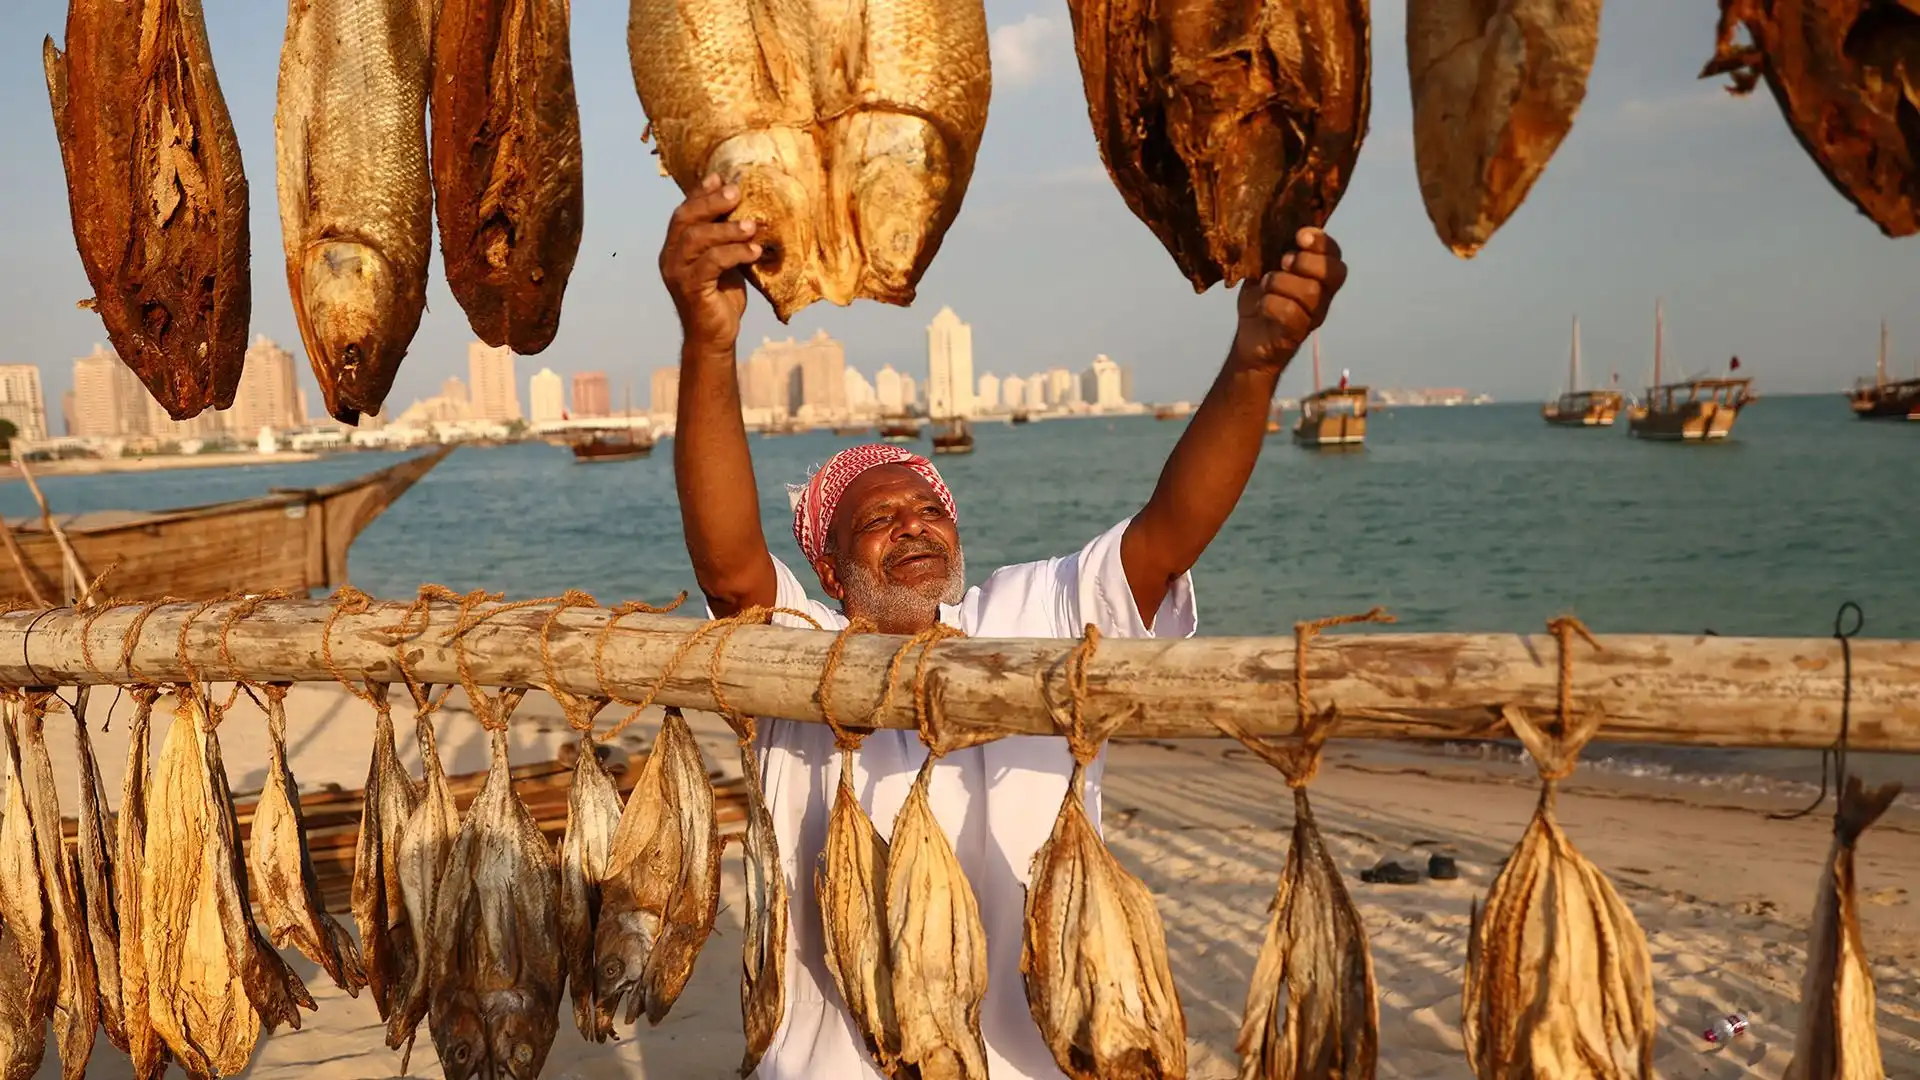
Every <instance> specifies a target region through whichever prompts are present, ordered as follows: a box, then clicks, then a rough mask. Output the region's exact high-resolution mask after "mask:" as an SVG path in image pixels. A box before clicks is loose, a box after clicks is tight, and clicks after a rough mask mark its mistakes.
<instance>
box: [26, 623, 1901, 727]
mask: <svg viewBox="0 0 1920 1080" xmlns="http://www.w3.org/2000/svg"><path fill="white" fill-rule="evenodd" d="M196 610H199V612H200V613H199V615H198V618H197V619H194V620H192V623H191V626H190V628H189V629H188V632H187V634H186V655H187V659H188V660H189V661H190V662H191V664H192V666H193V669H194V670H195V671H197V672H198V673H199V675H200V676H201V677H202V678H206V679H212V680H216V681H218V680H225V679H231V678H233V677H234V676H235V675H236V674H239V675H242V676H244V677H246V678H248V679H251V680H256V681H268V680H286V681H296V682H310V681H326V680H330V679H331V678H332V677H333V676H332V675H331V674H330V673H329V668H328V666H327V664H326V662H325V661H324V659H323V653H322V638H323V631H324V629H325V628H326V626H327V623H328V619H329V617H330V616H332V615H333V614H334V610H335V604H334V601H332V600H330V599H329V600H294V601H269V602H264V603H261V604H259V605H258V606H257V608H256V610H254V611H253V612H252V613H250V614H248V615H247V616H246V617H245V618H244V619H242V620H240V621H239V622H238V623H237V624H236V625H235V627H234V629H233V631H232V634H231V637H230V640H229V645H230V649H231V654H232V658H233V665H232V666H231V667H229V666H228V664H227V663H226V661H224V660H223V659H222V656H221V650H220V639H221V624H222V622H223V621H224V618H225V615H226V613H227V612H228V611H230V610H232V605H230V604H227V603H220V604H215V605H213V606H211V607H208V608H205V609H201V607H200V605H196V604H169V605H164V606H160V607H157V608H155V609H154V610H153V611H152V612H151V614H150V616H149V617H148V619H147V621H146V623H145V626H144V629H143V631H142V632H141V633H140V635H139V638H138V640H137V641H136V642H135V645H134V649H133V651H132V655H131V667H132V669H133V672H134V673H137V674H133V675H130V674H129V672H128V671H126V670H125V669H122V668H120V667H119V666H118V660H119V655H120V650H121V645H122V642H123V640H124V639H125V637H126V635H127V634H128V632H129V630H130V629H131V628H132V627H133V625H134V624H135V620H136V618H137V617H138V616H139V614H140V611H141V609H140V608H139V607H134V606H129V607H120V608H112V609H109V610H107V611H105V612H102V613H99V614H97V615H96V616H93V619H94V625H93V629H92V633H91V635H90V636H89V642H90V643H91V646H92V651H93V656H94V659H95V661H96V662H97V663H99V664H100V665H102V666H103V667H104V668H106V669H108V670H105V671H96V670H92V669H90V668H89V667H88V665H87V664H86V662H85V661H84V660H83V658H82V650H81V630H82V627H83V626H84V625H85V624H86V622H87V621H88V618H89V616H87V615H85V614H76V613H74V612H73V611H72V610H70V609H55V610H53V611H41V612H17V613H14V614H11V615H6V616H0V684H10V685H72V684H76V683H127V682H134V681H147V682H152V681H171V680H179V679H183V678H185V677H187V675H188V672H187V671H186V670H184V669H183V668H182V666H181V663H180V661H179V659H178V657H177V656H176V645H177V642H178V640H179V638H180V631H181V627H182V625H183V624H185V623H187V622H188V621H189V617H190V616H192V615H194V613H195V612H196ZM480 610H481V611H482V612H484V611H485V610H486V609H485V608H482V609H480ZM549 610H550V609H548V608H533V607H530V608H520V609H517V610H511V611H504V612H502V613H500V614H498V615H496V616H494V617H492V618H491V619H490V620H488V621H486V622H484V623H482V624H481V625H479V626H478V627H476V628H474V629H472V630H471V631H470V632H469V633H467V634H466V635H465V636H464V637H463V638H462V641H463V642H464V645H465V649H466V654H467V661H468V663H469V665H470V670H471V672H472V674H473V676H474V678H475V680H476V681H477V682H478V683H480V684H481V685H485V686H532V687H539V686H544V684H545V682H546V676H545V675H544V674H543V664H542V660H541V650H540V636H541V630H542V627H543V625H544V624H545V623H546V622H547V620H548V615H549ZM405 614H406V605H403V604H399V603H376V604H374V605H373V606H372V607H371V608H370V609H369V610H367V611H364V612H360V613H346V614H341V615H340V616H339V617H338V619H337V622H336V624H335V626H334V628H333V633H332V635H331V637H330V644H331V649H332V655H333V659H334V662H335V663H336V664H337V665H338V666H339V668H341V669H343V670H344V671H345V672H347V673H348V674H350V675H351V676H352V677H355V678H360V677H366V678H373V679H378V680H385V681H389V682H399V681H400V671H399V668H398V667H397V666H396V665H395V649H394V637H393V634H394V628H395V627H396V626H397V625H398V624H400V622H401V620H402V617H403V616H404V615H405ZM455 616H456V611H455V607H454V605H452V604H449V603H438V604H435V605H434V606H433V607H432V609H431V611H430V616H429V621H428V626H427V629H426V630H425V631H423V632H418V633H416V634H415V635H414V636H413V638H412V639H411V640H410V641H409V642H408V643H407V645H406V648H407V652H408V657H409V664H410V665H411V667H412V670H413V672H414V673H415V675H416V677H418V678H420V679H423V680H426V681H431V682H436V683H446V682H451V681H453V680H455V678H456V677H457V672H458V661H459V657H458V656H457V654H456V652H455V649H454V646H453V644H451V643H450V642H449V640H448V632H449V631H450V630H451V629H452V628H453V626H454V625H455ZM610 618H611V616H610V614H609V612H608V611H606V610H605V609H597V608H578V607H576V608H572V609H569V610H567V611H565V612H564V613H562V614H561V615H560V616H559V617H558V618H557V619H555V620H554V623H553V628H552V633H551V636H550V638H549V644H550V648H551V653H552V657H553V662H554V665H555V670H556V671H557V672H558V674H559V676H560V680H561V689H563V690H567V691H571V692H573V693H575V694H594V693H598V692H600V691H602V689H603V688H602V687H601V686H600V684H599V682H598V680H597V679H596V677H595V657H596V645H599V644H600V643H601V638H602V636H603V632H604V636H605V639H606V640H605V642H604V649H603V650H601V659H602V660H603V661H604V663H603V665H602V666H603V668H604V673H605V676H606V680H607V682H606V686H605V687H604V690H606V691H610V692H612V693H614V694H617V695H619V696H621V697H623V698H628V699H636V698H641V697H644V696H645V695H646V694H647V692H648V690H649V689H650V688H651V687H652V686H653V685H654V683H655V681H656V680H657V679H658V678H659V677H660V674H661V672H662V671H664V670H666V669H667V667H668V665H669V663H670V662H671V661H673V660H674V659H675V656H676V653H678V652H680V651H681V649H682V647H683V646H685V645H687V644H688V643H689V641H690V639H692V645H691V648H690V649H688V650H687V651H686V652H685V654H684V656H681V657H680V662H679V664H678V666H677V667H676V668H675V669H674V671H673V673H672V675H671V677H669V678H668V679H667V680H666V682H665V684H664V685H663V686H662V688H661V689H660V692H659V694H658V696H657V697H656V698H655V701H656V702H657V703H658V704H661V705H677V706H681V707H683V708H689V709H713V708H715V705H716V702H715V699H714V694H713V689H714V687H713V684H712V683H711V682H710V680H709V675H708V670H709V663H710V662H711V661H712V658H713V651H714V648H715V646H716V644H719V645H720V646H721V647H722V648H723V656H722V658H721V660H720V661H719V663H718V665H717V671H718V677H719V687H720V689H721V691H722V692H723V693H724V694H725V696H726V698H727V699H728V701H729V702H731V704H732V705H733V706H734V707H735V708H738V709H740V710H741V711H743V712H747V713H751V714H753V715H756V716H765V717H789V718H793V719H798V720H803V721H814V722H819V721H820V720H821V719H822V717H821V714H820V701H819V695H818V691H819V682H820V672H821V670H822V668H823V666H824V665H825V663H826V659H827V654H828V650H829V648H830V647H831V646H832V645H833V643H834V640H835V635H834V634H832V633H828V632H825V631H817V630H791V629H786V628H784V627H771V626H759V625H753V626H732V627H716V626H714V625H712V624H708V623H703V622H702V621H700V620H696V619H689V618H684V617H680V616H668V615H646V614H636V615H627V616H624V617H622V618H620V619H619V620H618V623H617V626H615V628H614V629H613V630H612V631H610V632H607V631H606V628H607V625H608V623H609V620H610ZM413 625H414V627H415V629H416V630H418V628H419V626H420V620H419V619H417V618H416V620H415V622H414V624H413ZM1598 640H1599V645H1600V648H1599V649H1598V650H1596V649H1594V648H1593V647H1592V646H1590V645H1588V644H1587V643H1585V642H1583V641H1580V640H1579V639H1577V638H1575V639H1574V641H1573V644H1572V646H1571V648H1572V649H1573V663H1572V679H1571V684H1570V685H1571V692H1572V693H1571V697H1572V703H1573V707H1574V709H1575V710H1576V711H1586V710H1592V709H1598V710H1600V711H1601V712H1602V713H1604V715H1605V716H1606V722H1605V726H1604V728H1603V730H1602V733H1601V735H1600V738H1602V739H1603V740H1610V741H1616V742H1644V743H1666V744H1675V745H1687V746H1744V747H1776V748H1784V747H1796V748H1803V749H1813V748H1819V747H1824V746H1827V745H1830V744H1831V743H1833V741H1834V739H1835V737H1836V735H1837V734H1838V732H1839V726H1840V724H1839V721H1840V703H1841V695H1842V690H1843V684H1844V682H1845V680H1843V679H1842V676H1841V670H1842V669H1841V649H1840V643H1839V642H1838V641H1836V640H1834V639H1832V638H1735V637H1719V636H1710V635H1709V636H1691V635H1655V634H1610V635H1601V636H1600V637H1599V639H1598ZM906 642H907V639H904V638H899V637H885V636H880V635H860V636H856V637H853V638H851V639H850V640H849V641H848V642H847V644H846V646H845V648H844V651H843V653H842V656H841V659H840V663H839V665H838V670H837V673H836V675H835V677H834V682H833V688H832V695H833V703H834V707H835V711H836V713H837V714H838V715H839V716H840V717H841V719H842V720H843V721H845V722H848V723H850V724H859V722H860V721H862V720H863V719H864V718H866V717H867V716H868V715H869V713H870V712H871V710H873V708H874V706H875V705H876V704H877V703H878V702H879V700H880V698H881V695H882V690H883V685H884V682H885V680H886V674H887V670H888V666H889V664H890V663H891V662H892V660H893V659H894V654H895V652H896V651H897V650H898V649H899V648H900V647H901V646H902V645H903V644H905V643H906ZM1077 644H1078V642H1076V641H1074V640H1051V639H1034V638H1019V639H991V638H958V639H952V640H947V641H941V642H939V643H938V644H936V645H934V646H933V656H932V659H931V661H930V663H929V665H928V666H929V672H930V676H929V678H930V682H931V685H932V686H933V688H934V690H935V691H936V693H937V696H938V697H939V698H940V700H941V702H942V704H943V708H944V716H945V719H946V722H947V723H949V724H964V725H968V726H972V727H976V728H987V729H992V730H997V731H1000V732H1004V733H1006V734H1051V733H1053V732H1054V731H1055V730H1056V728H1055V718H1056V717H1061V716H1064V715H1065V709H1066V706H1067V702H1068V701H1069V693H1068V690H1067V685H1068V684H1067V677H1066V671H1067V661H1068V659H1069V657H1070V656H1071V655H1072V654H1073V651H1074V649H1075V647H1076V645H1077ZM1851 647H1852V657H1853V661H1852V662H1853V676H1852V710H1851V731H1850V745H1851V746H1852V747H1853V748H1854V749H1858V750H1885V751H1903V752H1909V753H1911V752H1920V642H1912V641H1886V640H1871V639H1858V638H1856V639H1854V641H1853V642H1852V646H1851ZM1293 650H1294V642H1293V638H1292V637H1291V636H1287V637H1268V638H1226V637H1216V638H1188V639H1184V640H1171V641H1160V640H1116V639H1105V640H1102V641H1100V642H1099V643H1098V647H1097V649H1095V650H1094V651H1093V654H1092V656H1091V658H1090V659H1089V660H1088V662H1087V664H1086V668H1085V672H1086V688H1087V699H1086V709H1087V715H1088V717H1089V718H1090V719H1097V718H1100V717H1104V716H1113V715H1119V714H1122V713H1124V714H1127V715H1129V716H1130V719H1129V720H1128V722H1127V723H1126V724H1125V726H1124V727H1123V729H1122V732H1121V734H1122V737H1152V738H1215V737H1218V734H1219V733H1218V730H1217V729H1216V728H1215V727H1214V725H1213V722H1212V720H1211V719H1210V717H1215V716H1220V717H1226V718H1228V719H1231V720H1234V721H1236V722H1238V723H1239V724H1240V725H1242V726H1243V727H1245V728H1246V729H1248V730H1249V731H1251V732H1254V733H1257V734H1267V735H1277V734H1285V733H1288V732H1290V731H1292V730H1293V728H1294V704H1293V702H1294V681H1293V676H1294V672H1293V655H1294V653H1293ZM1308 657H1309V659H1308V694H1309V697H1310V699H1311V701H1312V702H1313V703H1314V705H1315V706H1316V707H1325V706H1326V705H1328V704H1337V705H1338V706H1339V707H1340V709H1341V712H1342V715H1343V717H1344V719H1343V721H1342V723H1341V726H1340V728H1339V732H1338V737H1344V738H1402V739H1479V738H1497V737H1505V736H1506V735H1507V734H1508V731H1507V727H1506V724H1505V722H1504V721H1502V720H1501V719H1500V716H1501V709H1502V707H1503V706H1518V707H1521V708H1525V709H1529V710H1532V711H1533V712H1534V714H1535V715H1539V716H1542V717H1550V716H1552V715H1553V714H1554V712H1555V709H1556V702H1557V700H1558V680H1559V660H1558V646H1557V643H1556V641H1555V639H1554V638H1553V636H1552V635H1551V634H1548V633H1545V632H1542V633H1535V634H1412V633H1396V632H1390V631H1378V630H1371V629H1368V630H1364V631H1362V632H1358V633H1329V634H1327V635H1325V636H1323V637H1320V638H1319V639H1317V640H1315V641H1314V642H1313V644H1312V646H1311V648H1310V650H1309V653H1308ZM916 661H917V654H911V655H910V656H909V658H908V660H907V662H906V663H904V664H902V665H901V670H902V675H901V676H900V683H901V684H900V685H899V686H898V687H897V689H896V693H895V696H894V699H893V702H892V704H891V705H890V706H889V707H888V708H887V709H886V710H885V711H884V712H882V713H880V714H878V715H876V716H874V717H873V718H872V726H876V727H887V728H911V727H913V725H914V716H913V707H912V698H913V695H912V693H911V687H910V686H908V685H905V684H906V683H907V682H908V680H910V678H911V673H912V672H913V670H914V667H915V663H916ZM861 726H865V725H861Z"/></svg>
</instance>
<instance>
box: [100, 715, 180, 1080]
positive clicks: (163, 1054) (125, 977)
mask: <svg viewBox="0 0 1920 1080" xmlns="http://www.w3.org/2000/svg"><path fill="white" fill-rule="evenodd" d="M158 696H159V692H158V691H157V690H154V689H152V688H151V687H136V688H135V689H134V691H133V700H134V712H133V720H132V722H131V723H129V724H128V725H127V774H126V778H125V780H124V781H123V782H122V785H121V788H120V816H119V819H118V820H117V821H116V822H115V832H116V835H115V838H114V839H115V842H116V845H117V848H118V856H119V857H118V858H117V859H116V860H115V861H114V866H113V871H114V886H115V892H116V897H117V899H118V900H119V902H120V911H119V916H120V999H121V1011H122V1015H123V1017H124V1018H125V1021H126V1027H127V1056H128V1057H129V1058H130V1059H131V1060H132V1063H133V1077H134V1080H154V1078H156V1077H158V1076H160V1074H161V1073H162V1072H164V1071H165V1070H166V1059H167V1050H166V1044H165V1043H164V1042H163V1041H162V1039H161V1037H160V1033H159V1031H157V1030H156V1029H155V1028H154V1025H153V1017H152V1015H151V1012H150V1010H149V1006H148V1000H147V995H148V990H147V987H148V975H147V948H148V944H147V942H148V941H149V940H150V939H149V937H148V935H147V919H146V899H145V892H144V889H143V887H142V885H141V880H142V878H143V877H144V876H145V868H146V865H147V785H148V782H149V780H150V779H151V776H150V772H151V761H150V758H151V756H152V753H153V746H152V743H153V727H152V725H153V702H154V699H155V698H157V697H158Z"/></svg>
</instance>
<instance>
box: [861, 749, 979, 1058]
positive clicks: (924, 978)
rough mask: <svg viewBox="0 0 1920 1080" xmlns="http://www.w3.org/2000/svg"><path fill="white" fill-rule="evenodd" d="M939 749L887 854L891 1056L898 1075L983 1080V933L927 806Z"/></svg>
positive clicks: (898, 820) (898, 821) (896, 824)
mask: <svg viewBox="0 0 1920 1080" xmlns="http://www.w3.org/2000/svg"><path fill="white" fill-rule="evenodd" d="M930 741H931V740H930ZM941 749H943V748H940V747H937V746H936V748H935V752H932V753H929V754H928V755H927V759H926V761H925V762H924V763H923V764H922V765H921V766H920V772H919V774H918V775H916V776H915V777H914V779H913V787H912V788H911V789H910V790H909V791H908V792H907V801H906V802H905V804H903V805H902V806H901V807H900V813H899V815H898V816H897V817H895V818H894V820H893V841H892V843H891V845H890V846H889V848H888V851H887V876H886V897H887V898H886V920H887V923H886V925H887V957H888V960H889V961H890V966H891V968H892V975H893V1006H894V1018H895V1021H894V1022H895V1023H896V1024H897V1025H898V1031H899V1039H900V1042H899V1049H898V1050H897V1054H898V1058H899V1062H900V1070H901V1075H903V1076H911V1077H918V1078H920V1080H986V1076H987V1048H986V1044H985V1042H984V1041H982V1039H981V1037H980V1004H981V1002H983V1001H984V1000H986V996H987V931H986V928H985V927H984V926H983V925H981V922H980V908H979V905H978V904H977V903H976V902H975V900H974V896H973V886H972V885H970V884H969V883H968V882H967V876H966V874H965V873H964V872H963V871H962V870H961V869H960V860H959V859H957V858H955V857H954V854H953V845H952V844H951V843H949V842H948V840H947V834H946V832H945V831H943V830H942V829H941V828H940V822H939V821H937V820H935V819H934V816H933V806H932V805H931V804H930V803H929V802H928V801H927V785H928V783H929V782H930V781H931V780H932V777H933V770H934V765H935V763H936V762H938V761H939V757H940V754H939V751H940V750H941Z"/></svg>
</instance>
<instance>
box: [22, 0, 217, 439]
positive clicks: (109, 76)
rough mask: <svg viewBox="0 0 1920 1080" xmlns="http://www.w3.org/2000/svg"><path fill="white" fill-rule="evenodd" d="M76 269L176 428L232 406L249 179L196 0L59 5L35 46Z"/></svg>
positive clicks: (91, 0) (95, 0) (93, 0)
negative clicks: (60, 38) (61, 36)
mask: <svg viewBox="0 0 1920 1080" xmlns="http://www.w3.org/2000/svg"><path fill="white" fill-rule="evenodd" d="M41 53H42V60H43V62H44V64H45V67H46V73H47V93H48V96H49V97H50V98H51V99H52V103H53V128H54V133H55V134H56V135H57V136H58V137H59V139H60V160H61V163H62V165H63V166H64V167H65V170H66V175H67V205H68V209H69V210H70V212H71V216H72V218H73V236H74V241H75V243H76V245H77V246H78V247H79V249H80V263H81V265H82V266H83V267H84V268H85V269H86V272H87V281H88V282H89V283H90V284H91V285H92V286H93V290H94V295H93V299H92V301H91V302H89V303H87V305H86V306H89V307H92V308H93V309H94V310H95V311H98V312H99V313H100V319H101V321H102V322H104V323H105V324H106V328H107V337H108V338H109V339H110V340H111V341H112V342H113V347H114V349H115V350H116V351H118V352H119V354H120V358H121V360H123V361H125V362H126V364H127V366H128V367H130V368H132V369H133V371H134V373H135V374H136V375H138V376H139V377H140V381H141V383H142V384H144V385H145V386H146V388H147V392H148V393H150V394H152V395H153V398H154V400H155V401H158V402H159V403H160V405H161V406H162V407H163V408H165V409H166V410H167V415H169V416H171V417H173V418H174V419H175V420H186V419H188V418H190V417H193V416H197V415H199V414H200V412H201V411H202V410H203V409H206V408H208V407H209V406H211V407H213V408H216V409H224V408H227V407H228V406H230V405H232V404H233V399H234V394H235V392H236V391H237V390H238V389H239V386H240V369H241V367H242V366H243V364H244V360H245V354H246V348H247V323H248V319H249V318H250V316H251V312H252V306H253V300H252V296H253V294H252V285H251V278H250V267H249V250H250V248H249V241H248V233H247V213H248V209H247V178H246V174H245V172H244V171H243V170H242V168H241V160H240V147H239V144H238V142H237V141H236V140H235V138H234V134H233V122H232V120H231V119H230V118H229V117H228V115H227V104H226V99H225V98H224V97H222V96H221V93H220V82H219V80H218V79H217V78H215V76H214V72H213V56H212V53H211V52H210V50H209V48H208V46H207V25H206V18H205V16H203V15H202V13H201V9H200V4H199V3H198V2H197V0H176V2H174V3H162V2H159V0H141V2H134V0H70V3H69V4H68V7H67V52H66V53H65V54H62V53H61V52H60V50H58V49H56V48H54V45H53V39H52V38H47V39H46V41H45V43H44V44H43V45H42V47H41Z"/></svg>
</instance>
